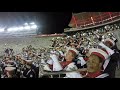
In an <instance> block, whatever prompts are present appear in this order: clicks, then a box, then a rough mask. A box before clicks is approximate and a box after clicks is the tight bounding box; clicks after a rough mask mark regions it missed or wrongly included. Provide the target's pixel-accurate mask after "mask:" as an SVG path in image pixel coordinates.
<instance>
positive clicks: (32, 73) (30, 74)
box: [23, 60, 38, 78]
mask: <svg viewBox="0 0 120 90" xmlns="http://www.w3.org/2000/svg"><path fill="white" fill-rule="evenodd" d="M25 61H26V68H24V70H23V76H24V77H25V78H38V77H37V76H38V75H37V74H38V73H36V67H35V66H34V65H33V64H32V62H33V61H32V60H25Z"/></svg>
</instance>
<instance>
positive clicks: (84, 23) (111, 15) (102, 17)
mask: <svg viewBox="0 0 120 90" xmlns="http://www.w3.org/2000/svg"><path fill="white" fill-rule="evenodd" d="M96 13H97V12H96ZM119 18H120V12H101V13H100V14H99V15H95V16H92V17H88V18H87V19H83V20H80V19H77V15H75V16H74V15H73V18H72V20H71V22H70V24H72V25H74V26H75V27H74V28H79V27H82V28H86V27H90V26H95V25H99V24H103V23H106V22H111V21H113V20H116V19H119Z"/></svg>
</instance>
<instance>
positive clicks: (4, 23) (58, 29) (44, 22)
mask: <svg viewBox="0 0 120 90" xmlns="http://www.w3.org/2000/svg"><path fill="white" fill-rule="evenodd" d="M71 17H72V12H0V27H2V28H3V27H4V28H9V27H11V26H17V25H23V24H24V23H25V22H32V21H34V22H36V24H37V25H38V26H39V30H38V34H39V33H42V34H50V33H62V32H63V31H64V28H66V27H67V26H68V24H69V22H70V20H71Z"/></svg>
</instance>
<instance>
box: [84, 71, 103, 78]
mask: <svg viewBox="0 0 120 90" xmlns="http://www.w3.org/2000/svg"><path fill="white" fill-rule="evenodd" d="M101 74H102V72H101V71H98V72H95V73H88V74H87V76H86V78H95V77H97V76H99V75H101Z"/></svg>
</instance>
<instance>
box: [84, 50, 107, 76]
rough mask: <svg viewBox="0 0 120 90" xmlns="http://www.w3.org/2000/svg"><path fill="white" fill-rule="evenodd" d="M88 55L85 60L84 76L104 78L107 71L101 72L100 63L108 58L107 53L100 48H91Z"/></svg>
mask: <svg viewBox="0 0 120 90" xmlns="http://www.w3.org/2000/svg"><path fill="white" fill-rule="evenodd" d="M89 53H90V56H89V58H88V60H87V73H86V76H85V78H106V77H108V76H109V74H107V73H103V72H102V64H103V62H104V60H106V59H107V58H108V54H107V53H106V52H105V51H103V50H101V49H95V48H92V49H90V51H89Z"/></svg>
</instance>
